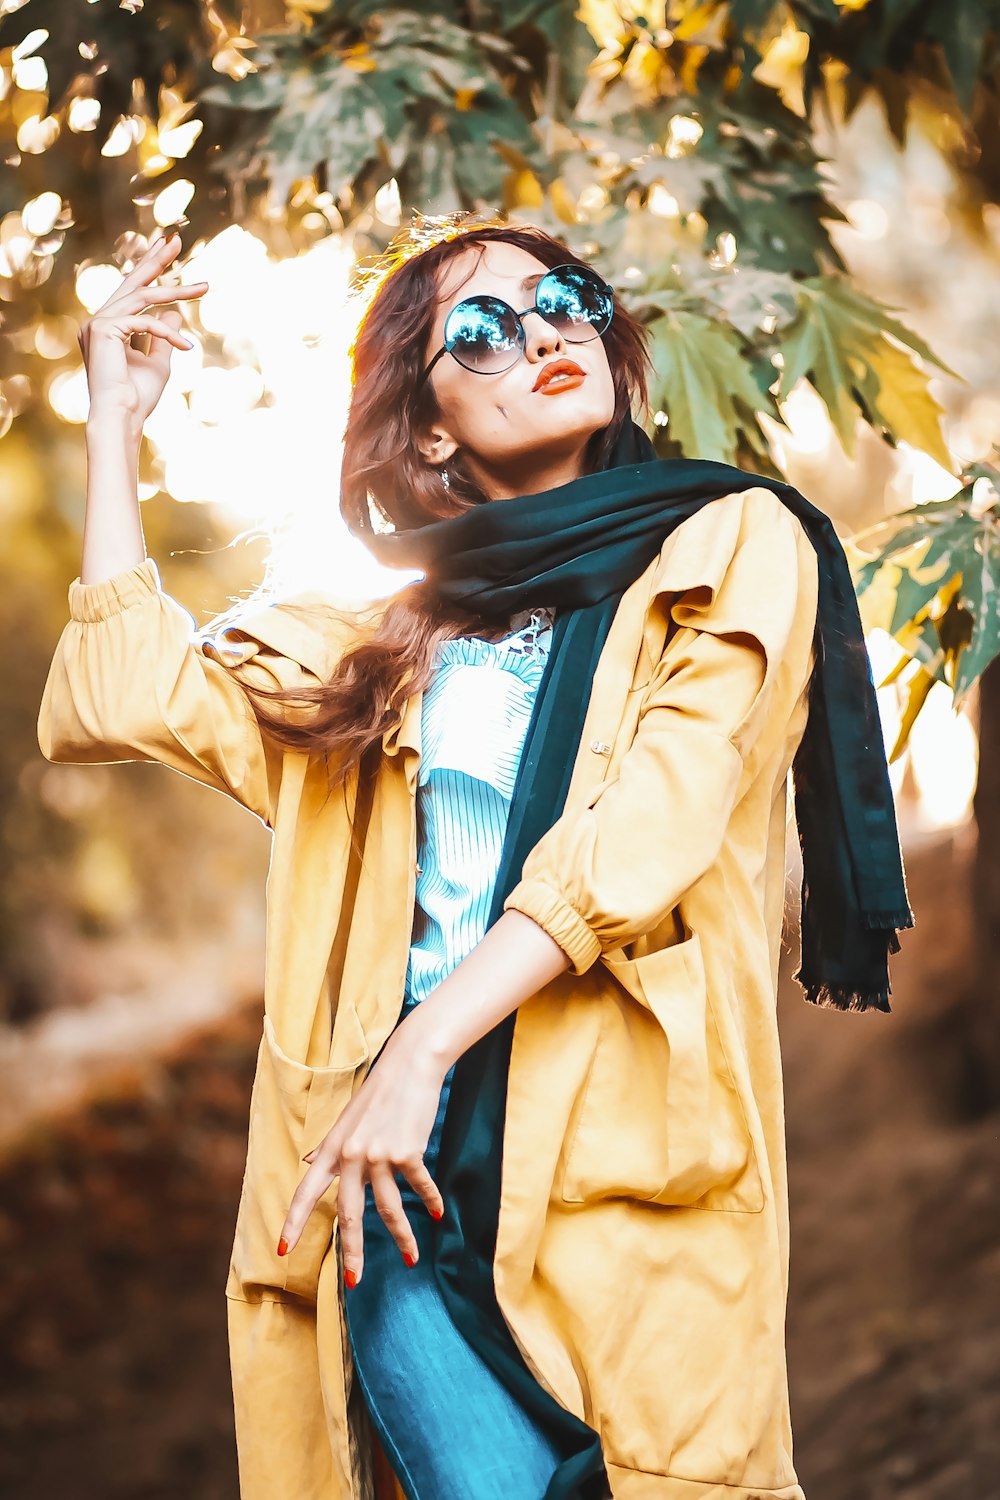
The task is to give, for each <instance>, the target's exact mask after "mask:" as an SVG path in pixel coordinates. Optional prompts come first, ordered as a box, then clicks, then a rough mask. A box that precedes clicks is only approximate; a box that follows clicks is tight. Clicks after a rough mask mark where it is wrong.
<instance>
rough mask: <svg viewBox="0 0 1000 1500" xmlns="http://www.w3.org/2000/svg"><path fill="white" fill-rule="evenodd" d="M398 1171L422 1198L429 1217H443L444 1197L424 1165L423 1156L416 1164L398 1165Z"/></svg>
mask: <svg viewBox="0 0 1000 1500" xmlns="http://www.w3.org/2000/svg"><path fill="white" fill-rule="evenodd" d="M400 1171H401V1172H403V1173H404V1175H405V1177H406V1180H407V1182H408V1183H409V1184H410V1186H411V1187H412V1188H413V1190H414V1192H417V1193H419V1194H420V1196H421V1198H422V1199H423V1200H424V1204H425V1206H426V1208H427V1212H428V1213H429V1214H430V1216H431V1218H432V1219H440V1218H443V1216H444V1199H443V1198H442V1196H441V1192H440V1189H439V1188H438V1185H437V1183H436V1182H435V1181H434V1178H433V1177H432V1176H431V1174H430V1172H428V1170H427V1168H426V1166H425V1165H424V1161H423V1158H422V1157H421V1159H420V1161H419V1162H418V1163H417V1164H416V1166H411V1167H407V1166H405V1165H404V1166H402V1167H400Z"/></svg>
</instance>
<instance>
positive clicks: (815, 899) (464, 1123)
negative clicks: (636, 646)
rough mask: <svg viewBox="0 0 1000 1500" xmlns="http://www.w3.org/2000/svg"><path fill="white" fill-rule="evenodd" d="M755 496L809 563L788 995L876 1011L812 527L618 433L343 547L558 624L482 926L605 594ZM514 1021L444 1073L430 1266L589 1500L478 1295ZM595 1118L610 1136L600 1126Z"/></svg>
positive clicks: (596, 1490) (886, 834) (843, 658)
mask: <svg viewBox="0 0 1000 1500" xmlns="http://www.w3.org/2000/svg"><path fill="white" fill-rule="evenodd" d="M756 485H764V486H766V487H767V488H768V489H771V490H773V491H774V493H775V494H776V495H777V496H778V498H779V499H780V500H782V501H783V503H784V504H785V505H787V506H788V508H789V510H791V511H792V513H793V514H794V515H796V516H797V517H798V518H799V520H800V521H801V522H802V524H803V526H804V528H805V530H806V533H807V534H808V536H809V539H810V541H811V542H812V544H813V546H814V548H815V550H816V555H817V559H818V563H819V604H818V611H817V622H816V667H815V670H814V672H813V676H812V682H811V685H810V699H809V719H808V723H807V726H806V730H805V734H804V736H803V739H802V743H801V745H800V747H799V751H798V753H797V755H796V758H795V763H794V766H793V781H794V788H795V813H796V822H797V826H798V833H799V842H800V845H801V849H802V867H803V879H802V959H801V964H800V967H799V971H798V973H797V974H796V976H795V977H796V979H798V980H799V982H800V983H801V984H802V986H803V988H804V991H805V995H806V998H807V999H809V1000H811V1001H812V1002H814V1003H815V1004H820V1005H832V1006H836V1007H838V1008H840V1009H843V1010H872V1009H874V1010H881V1011H888V1010H889V977H888V959H887V955H888V954H889V953H890V952H892V953H895V952H897V951H898V948H899V940H898V938H897V935H896V930H897V929H898V928H904V927H910V926H912V925H913V916H912V913H911V911H910V908H909V902H908V899H907V893H906V885H905V881H904V876H903V868H902V860H901V857H900V850H899V839H898V835H897V830H896V817H895V809H894V806H893V800H892V793H891V789H890V786H889V776H888V769H887V766H886V760H885V751H884V746H883V740H882V731H881V726H880V722H879V716H878V709H877V705H876V700H875V689H874V685H873V682H872V675H871V667H870V663H869V659H868V653H867V650H866V648H865V642H864V636H863V633H862V628H861V620H860V616H859V613H858V605H857V597H856V595H855V592H854V585H853V582H852V579H851V574H850V570H849V567H848V563H847V558H846V556H845V554H844V550H843V548H842V546H841V544H840V541H839V540H838V538H837V534H836V532H835V530H834V528H833V524H832V522H831V521H830V519H829V517H828V516H826V515H825V514H824V513H823V512H822V511H820V510H818V509H817V508H816V507H815V506H814V505H811V504H810V503H809V501H808V500H806V499H805V498H804V496H803V495H801V494H800V493H799V491H798V490H796V489H794V488H793V487H792V486H791V485H789V484H783V483H781V482H778V481H775V480H771V479H766V478H763V477H761V476H760V475H758V474H751V473H746V472H745V471H744V470H742V469H738V468H734V467H732V466H730V465H729V464H723V463H714V462H709V461H706V460H700V459H687V458H679V459H657V458H656V457H655V456H654V450H653V447H652V444H651V443H650V441H649V439H648V438H647V437H646V435H645V433H644V432H642V430H641V429H640V428H639V427H637V426H636V425H635V424H634V423H631V422H628V423H626V425H625V427H624V429H623V431H622V433H621V435H620V437H619V439H618V441H617V443H616V445H615V448H614V450H613V452H612V454H611V457H610V460H609V463H608V466H607V468H606V469H603V470H601V471H600V472H598V473H594V474H588V475H586V476H584V477H583V478H582V479H577V480H574V481H572V482H571V483H569V484H565V485H560V486H558V487H557V488H555V489H552V490H548V491H545V492H543V493H541V494H536V495H522V496H517V497H515V498H513V499H509V500H503V501H494V502H490V503H485V504H482V505H478V506H475V507H473V508H472V509H470V510H468V511H465V512H463V513H462V514H461V515H459V516H456V517H453V518H451V519H448V520H445V521H435V522H432V523H430V524H428V525H426V526H422V527H420V528H419V529H416V530H410V531H404V532H383V533H371V532H368V531H364V532H363V533H359V534H360V535H362V537H363V540H364V541H365V543H366V544H367V546H368V547H369V549H370V550H371V552H372V553H373V554H374V555H375V556H376V557H377V558H378V559H379V561H381V562H383V563H386V564H388V565H389V566H393V567H405V568H419V569H421V570H422V571H423V572H424V573H425V575H426V581H425V583H422V584H420V585H419V587H425V586H426V587H429V588H432V589H433V590H434V591H435V592H436V593H437V594H438V595H439V596H440V597H442V598H444V599H447V600H449V601H451V602H453V603H455V604H458V605H460V606H462V607H463V608H466V609H469V610H470V611H473V612H475V613H478V614H479V615H481V616H482V617H484V618H498V619H509V618H510V617H511V616H512V615H514V614H515V613H517V612H518V611H519V610H522V609H526V608H530V607H531V606H534V605H551V606H553V607H554V608H555V609H556V618H555V623H554V626H553V633H552V643H551V647H550V651H549V657H548V661H547V662H546V666H545V670H544V672H543V674H542V678H541V682H540V684H539V688H538V692H537V695H536V699H535V705H534V710H533V713H532V717H531V721H530V723H529V726H528V732H527V736H526V739H525V744H524V750H523V752H522V757H521V762H520V767H519V771H518V777H517V781H516V784H515V787H514V794H513V799H512V802H511V808H510V817H509V822H508V826H507V833H506V837H505V840H504V845H503V850H502V854H501V859H500V867H499V870H498V873H497V880H496V886H495V889H494V897H493V903H492V908H491V911H490V915H489V919H488V924H487V925H492V923H493V922H494V921H495V920H496V919H497V918H498V917H499V916H500V914H501V912H502V910H503V903H504V900H505V898H506V897H507V895H508V894H509V893H510V891H511V890H512V889H513V887H514V886H515V885H516V884H517V882H518V880H519V879H520V876H521V867H522V864H523V862H524V858H525V856H526V854H527V853H528V851H529V850H530V849H531V848H532V847H533V846H534V845H535V844H536V843H537V842H538V840H539V839H540V838H541V837H542V835H543V834H544V833H545V832H547V830H548V829H549V828H550V827H551V826H552V824H553V823H554V822H555V821H556V819H557V818H558V817H559V815H560V813H561V812H562V810H563V806H564V803H565V799H566V793H567V790H568V788H569V781H570V776H571V774H572V770H573V765H574V762H575V759H576V753H577V750H578V747H579V743H580V737H581V733H582V729H583V721H584V716H585V713H586V709H587V702H588V697H589V690H590V686H591V684H592V682H593V677H594V671H595V669H596V666H597V662H598V658H599V657H600V654H601V649H602V647H603V645H604V641H605V639H606V637H607V633H608V630H609V629H610V626H611V622H612V620H613V618H614V615H615V611H616V609H617V607H618V604H619V602H620V600H621V597H622V594H623V593H624V592H625V590H626V589H627V588H628V587H629V585H630V584H632V583H633V582H634V581H635V579H636V578H637V577H638V576H639V574H640V573H642V572H643V570H644V569H645V568H646V567H647V566H648V565H649V563H650V562H652V560H653V558H654V557H656V555H657V553H658V552H659V550H660V548H661V546H662V545H663V542H664V540H665V539H666V537H668V536H669V535H670V533H671V532H672V531H673V529H674V528H675V527H676V526H678V525H680V524H681V522H682V521H684V520H686V519H687V517H688V516H691V515H693V514H694V513H695V511H697V510H699V509H700V508H701V506H703V505H706V504H708V503H709V502H710V501H712V500H714V499H716V498H718V497H719V496H721V495H725V494H730V493H732V492H733V491H736V490H744V489H749V488H751V487H753V486H756ZM515 1015H516V1013H515V1014H512V1015H510V1016H508V1017H507V1018H506V1019H505V1020H504V1021H502V1022H501V1023H500V1024H499V1025H498V1026H496V1027H494V1029H493V1030H492V1031H491V1032H489V1033H487V1035H486V1036H484V1037H482V1038H480V1040H479V1041H478V1042H477V1043H476V1044H475V1045H474V1046H472V1047H471V1048H469V1050H468V1051H467V1052H466V1053H464V1054H463V1056H462V1057H460V1058H459V1059H458V1062H457V1063H456V1064H455V1067H454V1070H453V1074H452V1081H451V1094H450V1097H449V1100H448V1105H447V1110H446V1114H445V1120H444V1126H443V1131H442V1138H441V1151H440V1156H439V1159H438V1167H437V1173H436V1180H437V1183H438V1186H439V1188H440V1189H441V1192H442V1194H443V1196H444V1201H445V1215H444V1218H443V1219H442V1220H441V1223H440V1225H439V1227H438V1243H437V1250H436V1255H435V1270H436V1273H437V1278H438V1282H439V1285H440V1287H441V1292H442V1295H443V1297H444V1299H445V1302H446V1304H447V1306H448V1309H449V1311H450V1313H451V1315H452V1318H453V1319H454V1321H455V1323H456V1324H457V1325H458V1327H459V1328H460V1329H461V1330H462V1332H463V1333H464V1334H465V1336H466V1338H467V1339H468V1340H469V1342H470V1343H471V1344H472V1345H473V1347H475V1348H476V1349H478V1350H479V1351H480V1353H481V1354H482V1355H483V1357H484V1358H485V1359H486V1360H487V1361H488V1362H489V1363H490V1365H491V1366H492V1367H493V1368H494V1369H495V1370H496V1371H497V1373H498V1374H499V1375H500V1376H501V1378H502V1379H503V1380H504V1381H505V1383H506V1384H507V1385H508V1386H509V1387H510V1388H511V1389H512V1390H513V1391H514V1392H515V1394H516V1395H517V1397H518V1399H519V1400H520V1401H521V1402H522V1404H523V1405H524V1406H525V1408H526V1409H527V1410H528V1411H530V1412H531V1413H532V1414H533V1415H534V1416H535V1418H536V1420H538V1421H539V1422H540V1423H541V1424H542V1425H543V1426H544V1427H545V1428H546V1429H547V1430H548V1431H549V1432H550V1433H551V1434H552V1436H553V1438H554V1439H555V1441H556V1442H557V1443H558V1445H559V1448H560V1451H561V1452H562V1453H563V1454H564V1455H565V1458H564V1462H563V1463H562V1464H561V1465H560V1467H559V1469H558V1471H557V1473H556V1474H555V1475H554V1477H553V1479H552V1481H551V1483H550V1485H549V1487H548V1489H547V1490H546V1493H545V1496H544V1500H598V1497H600V1496H601V1495H603V1494H605V1493H606V1488H605V1484H606V1481H605V1479H604V1466H603V1459H602V1456H601V1449H600V1443H599V1441H598V1439H597V1437H596V1434H595V1433H594V1432H593V1430H592V1429H591V1428H590V1427H588V1426H587V1425H586V1424H585V1423H583V1422H581V1421H580V1420H579V1419H578V1418H576V1417H574V1416H573V1415H572V1413H570V1412H568V1411H566V1410H565V1408H563V1407H562V1406H561V1405H560V1404H559V1403H557V1402H556V1401H555V1400H554V1399H553V1398H552V1397H551V1396H549V1395H548V1394H547V1393H546V1392H545V1391H544V1390H543V1389H542V1387H541V1386H540V1385H539V1384H538V1382H537V1381H536V1380H535V1379H534V1377H533V1376H532V1374H531V1372H530V1371H529V1370H528V1368H527V1366H526V1365H525V1363H524V1360H523V1358H522V1357H521V1354H520V1352H519V1350H518V1349H517V1346H516V1345H515V1344H514V1342H513V1339H512V1338H511V1335H510V1332H509V1330H508V1328H507V1325H506V1323H505V1322H504V1321H503V1317H502V1315H501V1313H500V1310H499V1307H498V1306H497V1303H496V1297H495V1293H494V1289H493V1271H492V1267H493V1256H494V1253H495V1249H496V1228H497V1217H498V1207H499V1201H500V1166H501V1155H502V1145H503V1122H504V1114H505V1109H506V1095H507V1071H508V1067H509V1062H510V1046H511V1039H512V1037H513V1032H514V1021H515ZM612 1129H613V1122H609V1130H612Z"/></svg>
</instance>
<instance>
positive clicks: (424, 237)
mask: <svg viewBox="0 0 1000 1500" xmlns="http://www.w3.org/2000/svg"><path fill="white" fill-rule="evenodd" d="M470 221H473V222H472V223H470ZM431 224H433V226H434V227H433V228H429V227H428V226H429V225H431ZM494 240H503V241H505V242H506V243H508V244H513V245H518V246H520V248H521V249H523V250H526V251H528V253H529V254H531V255H533V256H535V257H536V259H538V260H539V261H541V263H542V264H543V265H545V266H548V267H550V268H551V267H553V266H557V265H565V264H566V263H567V262H569V263H571V264H575V265H582V264H585V262H583V261H582V260H581V259H580V257H579V256H577V255H575V254H574V253H573V252H572V251H571V250H570V249H569V248H568V247H567V246H566V245H564V244H562V243H561V242H560V241H559V240H557V239H555V238H553V237H552V236H551V235H549V234H546V233H545V232H544V231H543V230H541V229H536V228H534V227H532V226H516V225H512V224H509V223H504V222H502V221H500V220H494V221H493V222H487V223H485V224H484V223H483V221H482V219H481V218H480V219H478V220H477V219H476V217H475V216H474V215H455V216H451V217H449V218H447V219H445V220H443V221H442V220H437V221H429V220H421V219H417V220H415V222H414V224H413V225H411V226H410V227H409V228H408V229H406V230H404V231H403V232H402V233H401V234H399V235H397V236H396V238H395V239H394V240H393V241H392V243H391V244H390V246H389V248H388V249H387V251H386V252H385V254H384V255H383V256H382V257H380V259H379V260H377V261H376V262H375V263H374V264H373V265H372V266H370V267H369V268H368V269H367V271H366V273H364V282H365V286H366V287H370V286H373V285H374V286H375V288H376V289H375V292H374V295H373V296H372V298H371V301H370V303H369V305H368V309H367V311H366V313H365V315H364V318H363V319H362V322H361V324H360V326H359V329H358V334H357V337H356V338H355V341H354V345H353V348H352V350H351V357H352V364H353V387H352V394H351V403H350V410H349V414H348V420H347V426H346V429H345V437H344V457H343V470H342V477H341V494H340V510H341V514H342V515H343V517H344V520H345V521H346V522H347V525H348V526H349V528H350V529H351V530H352V531H353V532H354V533H355V534H356V535H361V534H362V533H364V532H366V531H367V532H371V531H372V530H373V529H374V528H373V524H372V511H371V506H372V504H374V506H375V510H376V515H377V519H378V522H379V524H380V525H381V526H383V527H384V526H386V525H387V524H389V523H391V525H392V526H393V527H395V529H397V530H404V529H409V528H411V527H419V526H422V525H424V524H426V523H427V522H429V521H433V520H440V519H444V518H447V517H449V516H454V515H458V514H460V513H461V512H462V511H465V510H468V509H469V507H470V506H473V505H478V504H482V503H483V502H485V501H486V499H487V497H486V496H485V495H484V494H483V493H482V491H481V490H480V489H479V488H478V486H477V485H476V483H475V482H474V481H473V479H472V478H471V476H470V475H469V474H468V473H467V472H466V470H465V469H464V468H463V465H462V458H461V454H460V453H457V454H455V455H453V456H452V458H450V459H449V461H448V479H449V483H448V485H447V486H446V485H445V484H444V482H443V480H442V478H441V475H440V472H439V471H438V469H437V468H436V467H434V466H433V465H431V464H429V463H428V462H427V461H426V460H425V459H424V458H423V456H422V455H421V453H420V450H419V448H418V446H417V441H416V438H417V434H418V432H419V431H420V430H421V429H425V428H426V427H427V426H428V425H429V424H430V422H432V421H433V419H434V417H435V415H436V411H435V407H434V395H433V388H432V386H431V384H430V382H429V381H425V382H423V383H422V384H421V383H420V373H421V369H422V366H423V359H424V349H425V346H426V342H427V338H428V336H429V333H430V329H431V327H432V325H433V322H434V317H435V312H436V304H437V301H438V298H439V286H440V273H441V271H442V268H443V267H444V266H445V264H446V263H447V262H448V261H449V260H450V259H451V258H452V257H453V256H454V255H457V254H461V253H463V252H464V251H465V250H467V249H468V248H469V246H471V245H476V246H482V247H485V246H486V245H487V244H488V243H489V242H490V241H494ZM602 338H603V340H604V344H605V347H606V349H607V354H608V363H609V365H610V368H611V374H612V378H613V381H614V390H615V410H614V415H613V417H612V419H611V421H610V423H609V424H608V426H607V427H606V428H604V429H603V430H602V431H600V432H597V433H595V434H594V436H593V438H592V439H591V441H590V445H589V447H588V451H587V453H586V455H585V467H586V469H587V470H588V471H592V470H594V469H598V468H600V467H601V466H602V464H603V462H604V461H605V459H606V456H607V455H608V453H609V452H610V451H611V449H612V447H613V445H614V443H615V440H616V439H617V437H618V435H619V433H620V431H621V428H622V426H623V424H624V423H625V422H626V421H628V420H629V419H630V417H631V415H632V410H633V406H634V405H638V406H640V407H641V406H644V405H645V403H646V399H647V398H646V384H647V375H648V370H649V355H648V353H647V350H646V330H645V327H644V326H643V324H641V323H640V322H639V321H638V319H636V318H635V317H633V316H632V314H631V313H630V312H628V310H627V309H626V308H625V307H623V306H622V305H621V303H620V302H619V300H618V298H617V297H616V298H615V310H614V317H613V318H612V321H611V324H610V326H609V327H608V329H607V330H606V332H605V333H604V334H603V335H602ZM491 503H495V504H502V503H503V502H502V501H495V502H491ZM324 607H326V606H324ZM302 608H303V609H304V610H305V611H306V612H307V613H308V612H309V608H310V607H309V606H305V605H304V606H302ZM328 613H329V609H328ZM341 618H343V616H341ZM351 623H352V626H353V637H354V638H353V640H352V644H351V645H350V647H349V648H348V649H347V650H346V651H345V652H344V653H343V654H342V655H341V656H340V657H339V658H338V660H337V664H336V666H335V668H334V670H333V672H332V674H331V676H330V677H329V679H328V680H327V681H326V682H324V683H322V684H317V685H313V686H303V687H297V688H291V689H288V688H286V689H276V690H271V691H268V690H266V689H264V688H259V687H255V686H253V685H251V684H248V683H244V684H243V686H244V689H245V691H246V692H247V695H248V697H249V699H250V703H251V706H252V707H253V711H254V713H255V715H256V717H257V721H258V723H259V724H260V727H261V730H262V732H264V733H265V734H267V735H270V736H271V737H272V738H273V739H274V740H276V741H277V742H278V743H280V744H283V745H286V746H288V747H289V748H291V749H296V750H304V751H307V752H310V753H313V754H325V755H326V756H327V757H328V767H329V774H330V777H331V783H332V785H337V784H339V783H340V782H342V781H343V779H344V778H345V777H346V775H347V773H348V771H349V770H350V769H351V768H352V766H354V765H356V764H357V763H358V762H359V761H360V759H361V757H362V755H363V754H364V753H365V751H366V750H368V749H369V747H372V746H374V745H375V744H376V742H378V741H380V740H381V738H382V736H383V735H384V734H385V733H386V731H387V730H389V729H391V728H392V727H393V726H394V725H395V724H396V723H397V722H398V720H399V715H400V709H401V707H402V704H403V703H404V701H405V699H406V698H407V697H409V696H410V695H411V694H412V693H414V692H418V691H420V690H421V689H422V688H424V687H426V686H427V684H428V682H429V681H430V679H431V676H432V673H433V670H434V660H435V653H436V650H437V647H438V645H439V643H440V642H441V641H443V640H446V639H448V638H450V637H453V636H457V635H464V634H469V633H472V632H474V631H475V632H476V633H479V634H481V635H484V636H489V635H493V636H494V637H496V636H498V635H501V634H502V633H503V632H504V630H505V629H506V628H507V627H506V626H505V625H504V624H503V623H502V622H501V623H498V622H496V621H493V622H486V621H484V620H482V619H479V618H478V617H477V616H474V615H470V614H468V613H464V612H459V611H457V610H456V609H455V607H454V606H448V605H445V604H443V603H442V602H441V601H440V600H438V599H436V598H435V596H434V594H433V592H432V590H431V589H430V588H429V587H428V586H427V584H426V583H425V580H423V579H418V580H416V581H415V582H413V583H410V584H408V585H406V586H405V587H404V588H402V589H401V590H399V591H398V592H397V593H395V594H392V595H390V596H389V597H388V599H386V600H383V601H379V602H378V603H377V604H376V605H375V606H373V607H370V608H368V609H366V610H364V611H359V612H358V613H357V614H356V615H355V616H354V617H353V619H352V622H351ZM264 699H268V700H272V701H274V702H276V703H279V704H281V703H284V704H288V705H291V704H293V703H294V704H302V705H312V706H314V708H315V712H314V713H312V714H311V715H310V716H309V718H308V720H307V721H305V722H302V721H299V716H298V715H296V716H295V720H296V722H292V721H291V720H290V719H289V718H288V717H287V716H286V715H279V714H275V713H272V712H270V711H269V710H268V709H267V708H266V707H265V705H264V702H263V701H262V700H264Z"/></svg>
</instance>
